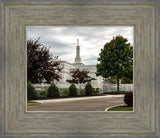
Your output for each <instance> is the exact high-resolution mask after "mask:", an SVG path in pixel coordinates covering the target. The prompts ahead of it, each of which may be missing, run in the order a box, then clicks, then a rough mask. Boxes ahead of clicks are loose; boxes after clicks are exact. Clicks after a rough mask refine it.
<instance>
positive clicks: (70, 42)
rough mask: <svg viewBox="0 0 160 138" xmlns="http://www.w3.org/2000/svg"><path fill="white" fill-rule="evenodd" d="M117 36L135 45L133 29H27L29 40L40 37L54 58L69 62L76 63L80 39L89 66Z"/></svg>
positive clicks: (82, 52) (84, 61) (83, 57)
mask: <svg viewBox="0 0 160 138" xmlns="http://www.w3.org/2000/svg"><path fill="white" fill-rule="evenodd" d="M117 35H123V36H124V37H125V38H127V39H128V42H129V43H131V45H133V27H113V26H110V27H101V26H99V27H27V39H30V38H31V39H37V38H38V37H40V42H41V43H42V44H43V45H44V46H46V47H50V52H51V53H52V54H53V56H59V58H60V59H61V60H66V61H68V62H74V58H75V54H76V53H75V52H76V45H77V44H76V43H77V41H76V39H77V38H79V41H80V48H81V58H82V61H83V63H85V64H88V65H91V64H94V65H95V64H96V63H97V58H98V56H99V52H100V49H101V48H103V46H104V45H105V43H107V42H109V41H110V40H111V39H112V38H113V36H117Z"/></svg>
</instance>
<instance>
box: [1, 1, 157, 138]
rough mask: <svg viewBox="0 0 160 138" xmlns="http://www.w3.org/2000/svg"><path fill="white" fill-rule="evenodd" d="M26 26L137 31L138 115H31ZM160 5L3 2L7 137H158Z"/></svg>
mask: <svg viewBox="0 0 160 138" xmlns="http://www.w3.org/2000/svg"><path fill="white" fill-rule="evenodd" d="M26 26H134V112H116V113H115V112H96V111H95V112H93V111H92V112H89V111H88V112H86V111H84V112H80V111H79V112H76V111H75V112H62V111H52V112H26V83H27V81H26V80H27V62H26V61H27V55H26V54H27V53H26V50H27V47H26ZM158 35H159V34H158V6H157V3H156V2H104V1H103V2H2V78H1V80H2V89H1V91H2V104H1V106H2V134H3V135H4V136H94V137H98V136H101V137H106V136H158V135H159V134H158V131H159V125H158V115H159V111H158V102H159V101H158V90H159V89H158V73H159V72H158V63H159V59H158V57H159V55H158V51H159V47H158Z"/></svg>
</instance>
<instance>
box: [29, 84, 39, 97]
mask: <svg viewBox="0 0 160 138" xmlns="http://www.w3.org/2000/svg"><path fill="white" fill-rule="evenodd" d="M35 98H37V92H36V90H35V88H34V87H33V85H32V83H31V82H28V84H27V99H28V100H34V99H35Z"/></svg>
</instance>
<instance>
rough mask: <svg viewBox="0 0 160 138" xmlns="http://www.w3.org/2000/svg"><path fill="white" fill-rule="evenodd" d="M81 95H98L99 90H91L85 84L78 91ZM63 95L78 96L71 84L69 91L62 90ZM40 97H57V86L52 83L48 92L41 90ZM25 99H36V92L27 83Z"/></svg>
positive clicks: (90, 86)
mask: <svg viewBox="0 0 160 138" xmlns="http://www.w3.org/2000/svg"><path fill="white" fill-rule="evenodd" d="M80 94H81V95H87V96H90V95H98V94H99V88H93V87H92V85H91V84H90V83H87V84H86V86H85V89H81V90H80ZM63 95H64V96H77V95H78V89H77V88H76V86H75V85H74V84H71V86H70V87H69V89H64V90H63ZM40 96H41V97H59V96H60V92H59V89H58V88H57V86H56V85H55V84H54V83H52V84H51V85H50V86H49V87H48V90H47V91H46V90H43V91H41V93H40ZM27 98H28V100H33V99H36V98H37V92H36V90H35V88H34V87H33V86H32V84H31V83H30V82H29V83H28V85H27Z"/></svg>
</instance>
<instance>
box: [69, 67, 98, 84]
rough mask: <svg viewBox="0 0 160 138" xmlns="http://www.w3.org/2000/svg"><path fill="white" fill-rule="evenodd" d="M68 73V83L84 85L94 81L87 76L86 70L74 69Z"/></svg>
mask: <svg viewBox="0 0 160 138" xmlns="http://www.w3.org/2000/svg"><path fill="white" fill-rule="evenodd" d="M70 73H71V76H72V79H71V80H66V81H67V82H69V83H76V84H82V83H83V84H84V83H86V82H91V81H92V80H95V79H94V78H92V77H90V76H89V75H88V73H89V71H86V70H80V69H75V70H72V71H71V72H70Z"/></svg>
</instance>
